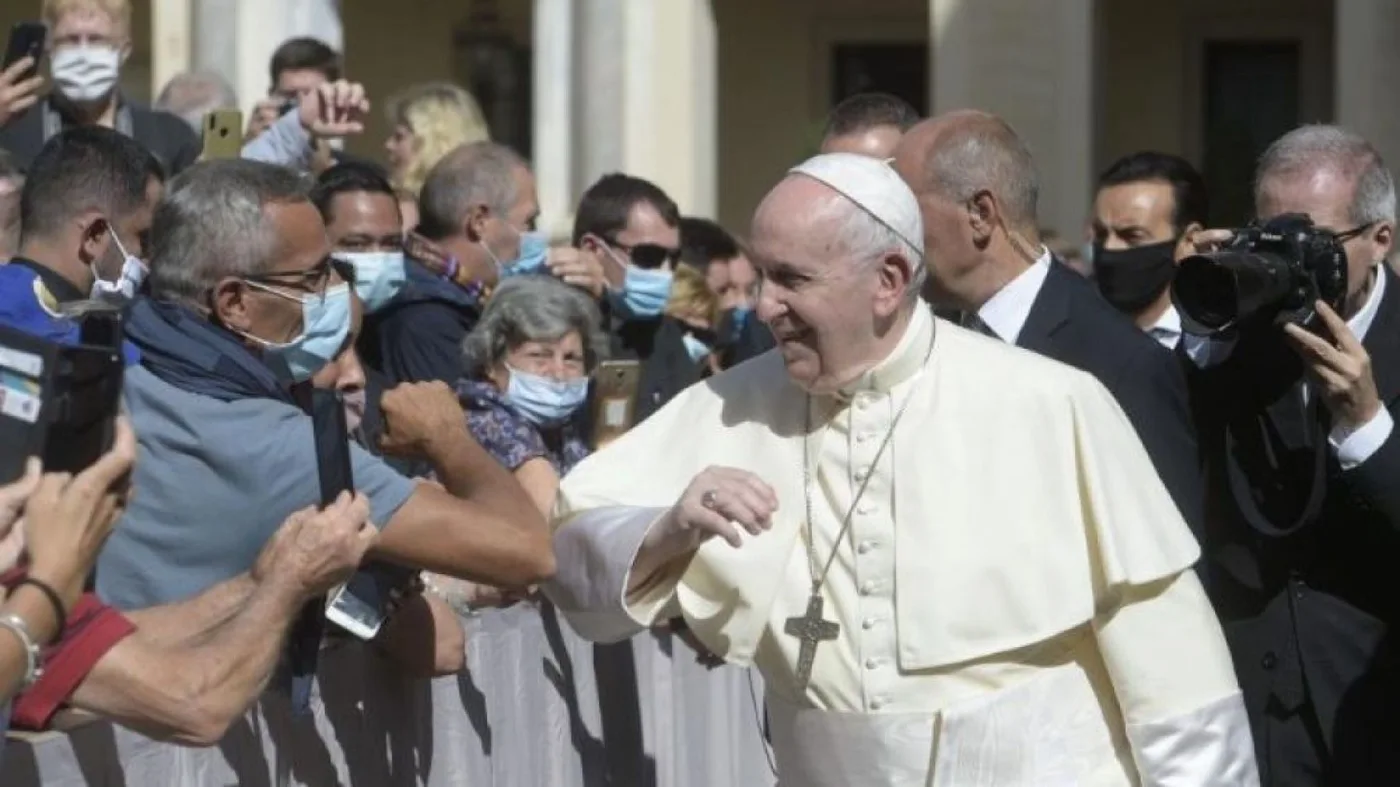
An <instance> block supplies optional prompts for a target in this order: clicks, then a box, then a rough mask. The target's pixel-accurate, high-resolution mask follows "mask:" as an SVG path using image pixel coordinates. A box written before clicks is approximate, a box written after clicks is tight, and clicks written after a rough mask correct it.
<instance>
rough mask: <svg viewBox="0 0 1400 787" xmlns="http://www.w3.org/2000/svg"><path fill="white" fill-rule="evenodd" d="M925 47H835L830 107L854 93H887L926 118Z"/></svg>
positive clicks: (886, 45) (904, 44)
mask: <svg viewBox="0 0 1400 787" xmlns="http://www.w3.org/2000/svg"><path fill="white" fill-rule="evenodd" d="M928 62H929V61H928V44H921V43H890V44H874V43H862V44H836V45H835V46H833V47H832V49H831V106H833V107H834V106H836V105H837V104H839V103H841V101H842V100H844V99H846V98H849V97H851V96H853V95H855V94H857V93H890V94H892V95H896V96H899V97H900V98H902V99H904V100H905V101H908V102H909V103H910V104H912V105H913V106H914V108H915V109H917V110H918V111H919V114H920V115H927V114H928Z"/></svg>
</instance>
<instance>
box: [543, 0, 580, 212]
mask: <svg viewBox="0 0 1400 787" xmlns="http://www.w3.org/2000/svg"><path fill="white" fill-rule="evenodd" d="M576 11H577V7H576V3H575V2H574V0H535V13H534V60H535V63H534V66H535V67H534V131H533V134H534V158H535V160H534V168H535V183H536V187H537V189H538V191H539V199H540V217H541V226H540V229H541V230H544V231H545V232H548V233H549V234H550V236H551V237H553V238H555V239H563V238H564V237H566V236H568V234H569V232H570V230H571V221H570V220H571V218H572V215H573V211H574V204H575V203H576V201H577V197H578V193H577V190H576V188H575V184H574V178H573V172H574V158H575V157H574V148H575V140H576V139H577V135H578V128H577V123H576V122H575V116H576V113H575V106H574V103H575V102H574V89H573V80H574V79H575V77H574V18H575V13H576Z"/></svg>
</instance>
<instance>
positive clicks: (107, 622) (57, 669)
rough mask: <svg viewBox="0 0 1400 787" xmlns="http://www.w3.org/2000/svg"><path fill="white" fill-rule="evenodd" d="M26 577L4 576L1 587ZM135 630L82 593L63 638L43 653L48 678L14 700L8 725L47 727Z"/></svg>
mask: <svg viewBox="0 0 1400 787" xmlns="http://www.w3.org/2000/svg"><path fill="white" fill-rule="evenodd" d="M23 577H24V571H23V570H16V571H11V572H9V573H7V574H5V575H4V576H3V577H0V584H3V585H4V586H5V587H6V588H9V589H13V587H14V583H15V582H18V581H19V580H20V579H22V578H23ZM135 630H136V625H135V624H133V623H132V622H131V621H130V620H127V619H126V616H124V615H122V613H120V612H118V611H117V610H115V609H113V608H112V607H109V606H107V605H106V604H103V603H102V602H101V601H98V600H97V596H96V595H95V594H93V593H84V594H83V595H82V597H81V598H79V599H78V603H77V604H76V605H74V607H73V610H72V611H71V612H69V613H68V620H67V621H66V622H65V623H64V625H63V638H62V639H60V640H59V641H58V642H55V643H54V644H52V645H50V646H49V647H47V648H45V649H44V674H43V675H42V676H40V678H39V680H38V681H36V682H35V683H34V685H33V686H30V687H29V688H28V689H27V690H25V691H24V692H22V693H21V694H19V695H18V696H16V697H15V700H14V705H13V706H12V708H11V710H12V716H11V718H10V726H11V727H12V728H14V729H21V730H42V729H44V728H45V727H47V726H48V724H49V721H50V720H51V719H52V718H53V714H54V712H55V711H57V710H58V709H59V707H61V706H62V705H63V704H64V703H66V702H67V701H68V698H69V697H71V696H72V695H73V692H74V691H76V690H77V689H78V685H79V684H80V683H82V682H83V678H86V677H87V675H88V673H89V672H91V671H92V668H93V667H94V666H96V665H97V661H98V659H100V658H102V657H103V656H105V655H106V654H107V651H109V650H111V649H112V648H113V647H115V646H116V644H117V643H118V642H121V641H122V640H123V639H125V638H126V637H127V635H129V634H131V632H133V631H135Z"/></svg>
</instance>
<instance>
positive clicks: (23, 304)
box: [0, 257, 141, 366]
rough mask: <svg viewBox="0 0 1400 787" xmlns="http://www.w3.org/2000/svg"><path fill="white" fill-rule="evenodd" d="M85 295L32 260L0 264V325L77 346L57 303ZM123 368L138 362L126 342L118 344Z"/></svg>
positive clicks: (71, 324)
mask: <svg viewBox="0 0 1400 787" xmlns="http://www.w3.org/2000/svg"><path fill="white" fill-rule="evenodd" d="M85 297H86V295H85V294H84V293H83V292H81V291H80V290H79V289H78V288H77V287H74V286H73V284H72V283H71V282H69V281H68V280H67V279H64V278H63V277H62V276H59V275H58V274H57V273H54V272H53V271H51V270H49V269H48V268H45V267H43V266H41V265H39V264H38V263H36V262H33V261H32V260H26V259H24V258H22V257H16V258H15V259H13V260H11V261H10V262H9V263H7V264H4V265H0V323H3V324H4V325H8V326H10V327H12V328H17V329H19V330H21V331H24V332H25V333H28V334H30V335H32V336H38V337H41V338H44V339H49V340H51V341H55V342H59V343H62V344H77V343H78V322H77V321H76V320H74V319H73V318H71V317H65V316H63V315H62V314H60V313H59V312H58V307H59V304H63V303H68V302H70V301H80V300H83V299H84V298H85ZM122 355H123V356H125V358H126V365H127V366H135V365H136V364H138V363H140V362H141V354H140V353H139V352H137V350H136V348H135V347H134V346H132V345H131V343H130V342H122Z"/></svg>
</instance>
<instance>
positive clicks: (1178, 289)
mask: <svg viewBox="0 0 1400 787" xmlns="http://www.w3.org/2000/svg"><path fill="white" fill-rule="evenodd" d="M1292 292H1293V275H1292V266H1290V265H1289V262H1288V260H1287V259H1285V258H1284V257H1282V256H1280V255H1278V254H1274V253H1273V252H1266V251H1234V250H1230V251H1218V252H1212V253H1210V254H1197V255H1194V256H1191V257H1187V258H1186V259H1184V260H1182V261H1181V265H1180V267H1178V268H1177V272H1176V279H1175V280H1174V281H1173V282H1172V302H1173V303H1175V304H1176V307H1177V310H1178V311H1180V312H1181V316H1182V319H1183V323H1184V324H1189V327H1190V328H1192V329H1193V330H1192V331H1191V332H1192V333H1207V334H1209V333H1214V332H1217V331H1220V330H1222V329H1225V328H1228V327H1230V326H1232V325H1236V324H1238V323H1242V322H1246V321H1250V320H1252V319H1253V318H1254V317H1256V316H1258V315H1261V314H1275V313H1277V312H1278V311H1279V310H1281V309H1282V308H1284V306H1285V305H1286V304H1287V303H1288V301H1289V299H1290V295H1291V294H1292Z"/></svg>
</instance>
